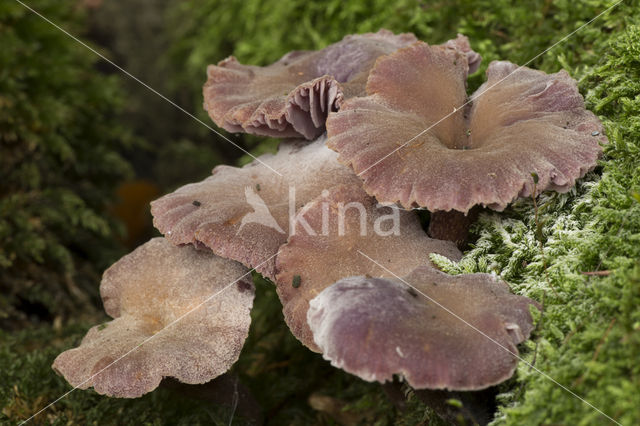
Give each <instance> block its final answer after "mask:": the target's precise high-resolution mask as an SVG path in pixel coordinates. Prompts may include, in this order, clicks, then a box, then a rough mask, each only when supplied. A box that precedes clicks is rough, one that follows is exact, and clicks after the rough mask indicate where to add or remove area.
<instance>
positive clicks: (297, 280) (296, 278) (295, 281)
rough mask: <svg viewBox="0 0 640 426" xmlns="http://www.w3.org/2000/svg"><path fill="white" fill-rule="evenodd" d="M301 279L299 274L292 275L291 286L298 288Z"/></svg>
mask: <svg viewBox="0 0 640 426" xmlns="http://www.w3.org/2000/svg"><path fill="white" fill-rule="evenodd" d="M301 281H302V278H300V275H294V276H293V282H292V283H291V286H292V287H293V288H298V287H300V282H301Z"/></svg>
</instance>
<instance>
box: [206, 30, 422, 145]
mask: <svg viewBox="0 0 640 426" xmlns="http://www.w3.org/2000/svg"><path fill="white" fill-rule="evenodd" d="M415 41H416V38H415V36H414V35H413V34H400V35H397V36H396V35H394V34H393V33H391V32H390V31H387V30H380V31H378V32H377V33H367V34H360V35H349V36H346V37H345V38H344V39H342V41H340V42H338V43H334V44H332V45H330V46H328V47H326V48H324V49H322V50H319V51H293V52H290V53H287V54H286V55H285V56H283V57H282V58H280V59H279V60H278V61H277V62H275V63H273V64H271V65H268V66H266V67H257V66H252V65H242V64H240V63H239V62H238V61H237V60H236V59H235V58H234V57H229V58H227V59H225V60H224V61H222V62H220V63H219V64H218V65H210V66H209V68H208V69H207V76H208V80H207V83H206V84H205V85H204V89H203V93H204V106H205V109H206V110H207V111H208V112H209V115H210V116H211V118H212V119H213V121H214V122H215V123H216V124H217V125H219V126H220V127H222V128H224V129H226V130H228V131H231V132H247V133H255V134H259V135H266V136H277V137H300V136H302V137H305V138H307V139H314V138H316V137H317V136H319V135H320V134H321V133H322V132H323V131H324V123H325V120H326V118H327V114H328V113H329V112H330V111H336V110H337V109H338V108H339V107H340V104H341V103H342V100H343V98H344V97H345V92H346V95H347V96H354V95H357V94H358V93H359V92H363V91H364V86H365V83H366V80H367V74H368V72H369V70H370V69H371V67H372V66H373V63H374V61H375V60H376V58H377V57H379V56H381V55H385V54H387V53H391V52H393V51H394V50H396V49H398V48H399V47H402V46H407V45H409V44H411V43H413V42H415ZM341 83H346V84H345V85H343V84H341Z"/></svg>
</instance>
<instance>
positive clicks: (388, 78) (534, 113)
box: [327, 42, 606, 212]
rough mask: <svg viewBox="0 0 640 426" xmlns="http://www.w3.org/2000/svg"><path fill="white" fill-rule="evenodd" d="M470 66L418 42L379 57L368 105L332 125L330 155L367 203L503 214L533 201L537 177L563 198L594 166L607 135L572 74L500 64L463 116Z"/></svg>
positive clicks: (349, 104) (338, 116) (362, 102)
mask: <svg viewBox="0 0 640 426" xmlns="http://www.w3.org/2000/svg"><path fill="white" fill-rule="evenodd" d="M466 67H467V65H466V61H461V60H460V54H459V51H456V50H451V49H443V48H442V47H438V46H429V45H427V44H426V43H422V42H418V43H415V44H413V45H412V46H410V47H407V48H404V49H400V50H398V51H396V52H395V53H393V54H391V55H388V56H385V57H383V58H380V59H379V60H378V61H377V63H376V66H375V68H374V69H373V70H372V71H371V73H370V75H369V80H368V82H367V94H368V96H366V97H362V98H353V99H349V100H348V101H345V103H344V104H343V105H342V107H341V109H340V111H339V112H337V113H335V114H331V115H330V116H329V118H328V120H327V132H328V136H329V140H328V142H327V144H328V146H329V147H330V148H332V149H335V150H336V151H337V152H338V153H340V157H339V160H340V161H342V162H344V163H345V164H349V165H351V167H352V168H353V169H354V170H355V171H356V173H357V174H358V175H359V176H361V178H362V179H364V182H365V184H364V188H365V190H366V191H367V192H368V193H369V194H371V195H374V196H375V197H376V198H377V199H378V200H380V201H381V202H385V203H386V202H389V203H393V202H399V203H401V204H402V205H403V206H405V207H407V208H410V207H415V206H422V207H426V208H428V209H429V210H430V211H449V210H452V209H453V210H457V211H461V212H467V211H469V209H471V207H473V206H474V205H484V206H488V207H491V208H493V209H496V210H502V209H504V208H505V207H506V205H507V204H508V203H510V202H511V201H513V200H514V199H515V198H517V197H518V196H528V195H530V194H531V192H532V189H533V180H532V176H531V174H532V173H536V174H537V175H538V177H539V182H538V185H537V188H538V190H540V191H542V190H545V189H554V190H559V191H563V190H567V189H569V188H570V187H571V186H573V185H574V183H575V180H576V179H577V178H579V177H581V176H583V175H584V174H585V173H586V172H587V171H588V170H590V169H592V168H593V167H594V166H595V165H596V160H597V158H598V157H599V155H600V154H601V152H602V148H601V147H600V143H605V142H606V138H605V137H604V136H602V132H603V128H602V125H601V123H600V121H599V120H598V118H597V117H596V116H595V115H594V114H593V113H591V112H590V111H587V110H585V108H584V102H583V99H582V96H581V95H580V93H579V92H578V89H577V85H576V82H575V81H574V80H573V79H572V78H571V77H569V75H568V74H567V73H566V72H565V71H560V72H558V73H555V74H545V73H543V72H541V71H535V70H532V69H529V68H518V67H517V65H515V64H512V63H509V62H493V63H491V64H490V65H489V69H488V70H487V77H488V80H487V82H486V83H485V84H484V85H482V86H481V87H480V88H479V89H478V91H477V92H476V93H475V94H474V95H473V97H472V100H473V103H472V106H471V108H468V107H465V108H460V109H456V108H459V107H461V106H462V105H464V103H465V102H466V94H465V78H466V71H465V70H466ZM516 70H517V71H516ZM514 71H515V72H514ZM511 72H513V74H511V75H509V76H508V77H507V75H508V74H509V73H511ZM502 79H504V80H503V81H501V80H502ZM445 117H446V118H445ZM427 129H429V130H428V131H425V130H427ZM418 135H419V136H418ZM407 142H408V143H407Z"/></svg>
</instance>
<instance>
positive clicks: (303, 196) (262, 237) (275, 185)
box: [151, 137, 360, 279]
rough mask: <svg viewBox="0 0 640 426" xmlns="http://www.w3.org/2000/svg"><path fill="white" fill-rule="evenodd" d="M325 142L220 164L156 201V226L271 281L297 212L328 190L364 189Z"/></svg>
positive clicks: (176, 240) (287, 145)
mask: <svg viewBox="0 0 640 426" xmlns="http://www.w3.org/2000/svg"><path fill="white" fill-rule="evenodd" d="M325 140H326V139H325V138H324V137H321V138H319V139H317V140H316V141H314V142H312V143H306V144H305V143H303V142H300V141H294V142H291V141H288V142H283V143H282V144H281V146H280V149H279V150H278V153H277V154H275V155H273V154H266V155H263V156H261V157H259V160H260V162H257V161H254V162H253V163H251V164H248V165H246V166H244V167H242V168H237V167H229V166H218V167H216V168H215V169H213V172H212V176H210V177H208V178H207V179H205V180H203V181H202V182H198V183H193V184H189V185H185V186H183V187H182V188H179V189H178V190H177V191H175V192H173V193H171V194H168V195H165V196H164V197H162V198H160V199H158V200H156V201H154V202H152V203H151V213H152V214H153V216H154V218H153V223H154V225H155V227H156V228H158V230H160V232H162V233H163V234H164V235H165V237H166V238H167V239H168V240H169V241H171V242H172V243H174V244H195V245H198V246H206V247H208V248H210V249H211V250H213V252H214V253H215V254H217V255H218V256H222V257H225V258H229V259H233V260H236V261H238V262H241V263H243V264H245V265H247V266H249V267H251V268H254V267H255V268H256V270H257V271H258V272H260V273H262V274H263V275H265V276H266V277H268V278H270V279H273V278H274V268H275V259H274V257H275V254H276V253H277V252H278V247H280V245H282V244H284V243H285V242H286V241H287V236H288V233H289V218H290V217H293V216H294V215H295V212H296V211H297V210H298V208H299V207H300V206H302V205H303V204H305V203H306V202H308V201H310V200H312V199H314V198H315V197H316V196H318V195H320V193H321V192H322V190H323V189H324V188H330V187H332V186H334V185H337V184H342V183H350V182H351V183H358V184H360V180H359V179H358V178H357V177H356V176H355V175H354V174H353V172H352V171H351V170H350V169H349V168H348V167H345V166H343V165H341V164H340V163H338V161H337V160H336V157H337V155H336V153H334V152H333V151H331V150H329V149H328V148H327V147H326V146H325ZM265 164H266V165H267V166H268V167H270V168H272V169H275V170H278V171H279V173H280V174H276V173H274V172H273V170H269V169H268V168H267V167H265V166H264V165H265ZM287 200H288V201H287Z"/></svg>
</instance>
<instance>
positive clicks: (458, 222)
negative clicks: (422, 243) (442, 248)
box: [429, 206, 481, 249]
mask: <svg viewBox="0 0 640 426" xmlns="http://www.w3.org/2000/svg"><path fill="white" fill-rule="evenodd" d="M480 210H481V207H478V206H476V207H473V208H472V209H471V210H469V211H468V212H467V213H466V214H465V213H462V212H459V211H456V210H450V211H448V212H445V211H436V212H433V213H431V219H430V221H429V236H430V237H431V238H436V239H438V240H448V241H453V242H454V243H455V244H456V245H457V246H458V248H460V249H462V248H464V247H465V246H466V244H467V242H468V239H469V227H470V226H471V224H472V223H473V222H475V220H476V219H477V218H478V215H479V214H480Z"/></svg>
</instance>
